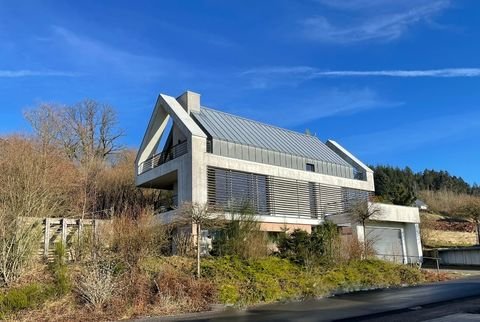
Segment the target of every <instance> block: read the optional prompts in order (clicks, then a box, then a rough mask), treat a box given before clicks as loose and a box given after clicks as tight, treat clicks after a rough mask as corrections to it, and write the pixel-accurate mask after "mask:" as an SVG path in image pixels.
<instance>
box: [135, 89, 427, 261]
mask: <svg viewBox="0 0 480 322" xmlns="http://www.w3.org/2000/svg"><path fill="white" fill-rule="evenodd" d="M366 144H368V142H366ZM135 167H136V169H135V170H136V172H135V173H136V184H137V186H139V187H148V188H155V189H165V190H168V191H170V193H171V195H172V200H171V204H170V205H163V206H162V207H158V209H159V211H160V212H161V213H160V214H159V217H161V218H162V219H163V220H170V219H171V218H174V216H175V215H176V212H177V211H178V210H177V207H178V206H180V205H181V204H182V203H185V202H188V203H199V204H205V203H208V205H209V206H211V207H212V208H215V209H223V210H224V211H226V212H228V213H235V211H237V210H238V209H239V208H240V207H242V206H243V205H245V203H246V202H248V204H249V207H251V208H253V209H254V211H255V213H256V217H257V219H258V221H259V222H260V227H261V229H263V230H265V231H269V232H279V231H281V230H282V229H284V228H285V227H286V228H288V229H295V228H300V229H304V230H306V231H311V229H312V227H315V226H318V225H321V224H322V223H324V221H325V220H326V218H329V219H330V220H332V221H334V222H335V223H337V224H338V225H340V226H343V227H347V228H348V229H346V231H347V230H350V231H351V232H352V233H353V234H354V235H355V236H356V238H359V240H360V241H363V240H364V238H368V235H374V236H375V238H376V239H378V240H381V242H379V243H378V245H380V246H379V249H378V250H377V253H381V254H382V255H389V256H392V257H391V258H397V257H398V258H401V260H402V261H413V260H417V259H419V258H421V256H422V251H421V244H420V237H419V228H418V223H419V216H418V209H417V208H408V207H401V208H398V207H395V206H390V205H381V207H382V213H381V216H377V218H373V219H372V220H371V221H370V223H369V225H368V227H367V231H366V232H364V231H363V227H362V226H361V225H357V224H355V223H352V222H351V220H349V218H348V216H346V213H347V210H348V209H349V207H351V205H352V204H353V203H354V202H358V201H359V200H365V201H367V200H368V198H369V195H371V194H372V193H373V192H374V181H373V172H372V170H371V169H369V168H368V167H367V166H366V165H365V164H363V163H362V162H361V161H360V160H358V159H357V158H356V157H355V156H353V155H352V154H351V153H350V152H349V151H347V150H346V149H345V148H343V147H342V146H341V145H340V144H338V143H337V142H335V141H332V140H328V141H327V142H326V143H323V142H322V141H320V140H319V139H318V138H317V137H316V136H312V135H308V134H301V133H297V132H293V131H290V130H287V129H283V128H279V127H276V126H272V125H268V124H264V123H261V122H257V121H254V120H250V119H246V118H243V117H239V116H236V115H232V114H228V113H224V112H222V111H218V110H214V109H211V108H207V107H204V106H201V103H200V95H199V94H197V93H193V92H190V91H187V92H185V93H184V94H182V95H181V96H179V97H178V98H174V97H171V96H168V95H164V94H161V95H159V97H158V100H157V102H156V104H155V108H154V111H153V114H152V116H151V118H150V122H149V124H148V127H147V130H146V133H145V135H144V138H143V141H142V144H141V146H140V150H139V152H138V155H137V158H136V164H135Z"/></svg>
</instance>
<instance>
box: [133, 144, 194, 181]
mask: <svg viewBox="0 0 480 322" xmlns="http://www.w3.org/2000/svg"><path fill="white" fill-rule="evenodd" d="M187 152H188V147H187V141H184V142H181V143H179V144H176V145H174V146H172V147H171V148H170V149H168V150H166V151H163V152H161V153H158V154H155V155H154V156H152V157H151V158H148V159H147V160H145V161H144V162H142V163H140V165H139V166H138V173H139V174H142V173H144V172H147V171H148V170H151V169H153V168H156V167H158V166H159V165H162V164H164V163H166V162H168V161H170V160H173V159H176V158H178V157H179V156H182V155H184V154H186V153H187Z"/></svg>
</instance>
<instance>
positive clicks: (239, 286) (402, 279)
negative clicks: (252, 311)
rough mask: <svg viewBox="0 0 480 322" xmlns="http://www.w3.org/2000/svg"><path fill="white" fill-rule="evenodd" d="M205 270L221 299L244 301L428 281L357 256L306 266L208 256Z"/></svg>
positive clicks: (410, 269) (417, 273) (406, 270)
mask: <svg viewBox="0 0 480 322" xmlns="http://www.w3.org/2000/svg"><path fill="white" fill-rule="evenodd" d="M203 272H204V276H205V277H208V278H211V279H213V280H214V281H215V283H216V284H217V288H218V292H219V294H218V299H219V301H220V302H222V303H226V304H234V305H238V306H244V305H250V304H255V303H259V302H272V301H279V300H288V299H301V298H306V297H317V296H324V295H328V294H331V293H337V292H350V291H354V290H362V289H370V288H377V287H389V286H401V285H403V284H417V283H419V282H421V281H423V274H422V273H421V271H420V270H419V269H417V268H414V267H410V266H404V265H397V264H394V263H390V262H385V261H380V260H363V261H360V260H357V261H351V262H348V263H344V264H340V265H338V266H336V267H334V268H329V269H326V268H325V267H316V268H315V269H311V270H306V269H305V268H304V267H302V266H300V265H297V264H295V263H293V262H291V261H289V260H287V259H281V258H278V257H268V258H262V259H256V260H253V259H250V260H242V259H240V258H235V257H223V258H218V259H214V258H212V259H208V260H205V261H204V266H203Z"/></svg>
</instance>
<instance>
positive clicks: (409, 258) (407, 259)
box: [375, 254, 440, 272]
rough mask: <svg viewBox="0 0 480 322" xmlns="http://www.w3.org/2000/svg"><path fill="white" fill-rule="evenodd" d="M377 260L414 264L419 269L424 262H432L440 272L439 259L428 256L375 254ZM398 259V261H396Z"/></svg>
mask: <svg viewBox="0 0 480 322" xmlns="http://www.w3.org/2000/svg"><path fill="white" fill-rule="evenodd" d="M375 256H376V257H377V258H380V259H383V260H391V261H394V262H399V263H403V264H415V265H419V266H420V267H422V266H423V264H424V262H425V260H431V261H433V262H434V265H435V268H436V269H437V272H439V271H440V258H439V257H429V256H414V255H394V254H375ZM397 259H398V261H397Z"/></svg>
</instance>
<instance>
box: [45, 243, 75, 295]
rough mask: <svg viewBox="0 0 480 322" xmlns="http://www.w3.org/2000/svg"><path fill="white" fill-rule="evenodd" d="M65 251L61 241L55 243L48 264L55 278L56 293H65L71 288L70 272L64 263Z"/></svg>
mask: <svg viewBox="0 0 480 322" xmlns="http://www.w3.org/2000/svg"><path fill="white" fill-rule="evenodd" d="M66 257H67V252H66V249H65V246H64V244H63V243H57V244H56V245H55V251H54V260H53V263H52V264H51V265H50V268H51V270H52V273H53V276H54V278H55V290H56V293H57V295H65V294H67V293H68V292H69V291H70V290H71V282H70V274H69V272H68V266H67V263H66V260H67V259H66Z"/></svg>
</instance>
